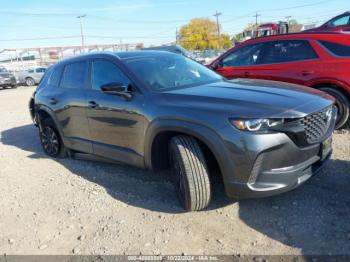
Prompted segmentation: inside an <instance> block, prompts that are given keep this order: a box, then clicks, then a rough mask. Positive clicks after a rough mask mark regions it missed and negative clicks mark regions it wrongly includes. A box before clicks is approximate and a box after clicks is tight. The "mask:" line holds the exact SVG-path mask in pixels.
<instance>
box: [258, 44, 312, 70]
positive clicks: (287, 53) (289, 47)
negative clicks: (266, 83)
mask: <svg viewBox="0 0 350 262" xmlns="http://www.w3.org/2000/svg"><path fill="white" fill-rule="evenodd" d="M315 58H318V56H317V54H316V52H315V51H314V50H313V49H312V47H311V45H310V44H309V42H308V41H306V40H284V41H271V42H267V43H266V45H265V46H264V51H263V57H262V59H261V64H275V63H287V62H294V61H302V60H308V59H315Z"/></svg>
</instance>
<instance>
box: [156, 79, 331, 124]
mask: <svg viewBox="0 0 350 262" xmlns="http://www.w3.org/2000/svg"><path fill="white" fill-rule="evenodd" d="M163 94H164V95H165V99H166V100H167V102H168V103H174V105H175V106H176V105H177V106H181V107H182V106H183V107H188V108H194V109H195V108H198V107H200V108H203V109H205V110H209V111H221V112H222V111H226V112H227V113H229V114H230V116H231V117H239V118H267V117H272V118H300V117H304V116H306V115H308V114H310V113H314V112H317V111H320V110H321V109H323V108H325V107H327V106H330V105H332V104H333V103H334V99H333V98H332V97H331V96H329V95H327V94H326V93H324V92H321V91H318V90H316V89H312V88H309V87H304V86H299V85H293V84H286V83H282V82H275V81H265V80H246V79H236V80H231V81H222V82H215V83H212V84H206V85H200V86H195V87H189V88H183V89H178V90H172V91H167V92H164V93H163ZM179 101H180V102H179Z"/></svg>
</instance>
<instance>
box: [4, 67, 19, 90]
mask: <svg viewBox="0 0 350 262" xmlns="http://www.w3.org/2000/svg"><path fill="white" fill-rule="evenodd" d="M0 87H2V88H5V87H12V88H15V87H17V80H16V77H15V76H14V75H13V74H11V73H10V72H9V71H8V70H7V69H6V68H5V67H0Z"/></svg>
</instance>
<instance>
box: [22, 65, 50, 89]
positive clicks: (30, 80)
mask: <svg viewBox="0 0 350 262" xmlns="http://www.w3.org/2000/svg"><path fill="white" fill-rule="evenodd" d="M45 71H46V68H45V67H35V68H30V69H27V70H25V71H22V72H20V74H19V76H18V80H19V83H21V84H26V85H27V86H34V85H37V84H39V82H40V80H41V78H42V77H43V75H44V73H45Z"/></svg>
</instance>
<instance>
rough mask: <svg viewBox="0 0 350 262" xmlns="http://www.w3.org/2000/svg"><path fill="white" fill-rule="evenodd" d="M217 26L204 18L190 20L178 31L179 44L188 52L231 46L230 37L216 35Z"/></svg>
mask: <svg viewBox="0 0 350 262" xmlns="http://www.w3.org/2000/svg"><path fill="white" fill-rule="evenodd" d="M217 32H218V28H217V24H216V23H215V22H213V21H211V20H209V19H206V18H195V19H192V20H191V21H190V22H189V23H188V24H187V25H184V26H182V27H181V29H180V33H179V40H180V44H181V45H182V46H183V47H184V48H186V49H189V50H204V49H219V48H229V47H231V46H232V43H231V40H230V36H229V35H227V34H220V36H219V37H218V35H217Z"/></svg>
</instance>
